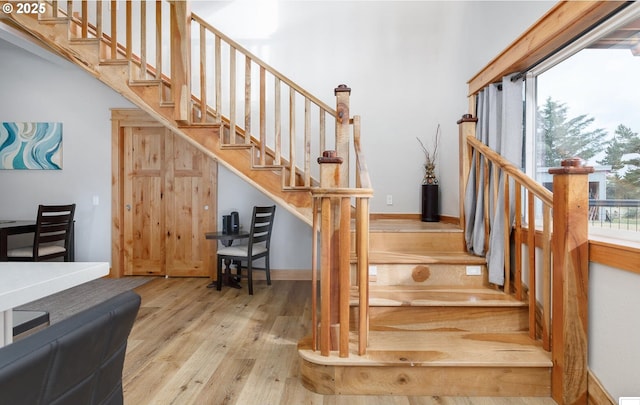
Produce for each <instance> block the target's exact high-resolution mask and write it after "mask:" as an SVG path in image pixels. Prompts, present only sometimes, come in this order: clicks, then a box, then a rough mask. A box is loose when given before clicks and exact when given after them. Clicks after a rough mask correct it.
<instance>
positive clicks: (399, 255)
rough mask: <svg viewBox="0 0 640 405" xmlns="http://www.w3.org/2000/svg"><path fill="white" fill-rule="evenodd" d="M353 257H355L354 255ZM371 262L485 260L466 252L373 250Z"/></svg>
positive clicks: (409, 262)
mask: <svg viewBox="0 0 640 405" xmlns="http://www.w3.org/2000/svg"><path fill="white" fill-rule="evenodd" d="M354 259H355V257H354ZM369 263H371V264H383V263H393V264H402V263H405V264H414V263H415V264H432V263H446V264H469V265H482V264H486V263H487V260H486V259H485V258H484V257H480V256H475V255H472V254H469V253H466V252H391V251H389V252H387V251H382V250H375V251H370V252H369Z"/></svg>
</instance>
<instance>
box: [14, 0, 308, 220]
mask: <svg viewBox="0 0 640 405" xmlns="http://www.w3.org/2000/svg"><path fill="white" fill-rule="evenodd" d="M47 7H48V9H49V7H50V6H49V5H48V6H47ZM49 12H50V11H49ZM5 17H7V21H9V22H10V25H11V26H13V27H16V28H18V29H19V30H20V31H22V32H23V33H25V37H29V38H31V40H32V41H33V42H34V43H36V44H38V45H40V46H43V47H44V48H46V49H48V50H52V51H54V52H55V53H57V54H59V55H60V56H62V57H65V58H66V59H68V60H70V61H72V62H73V63H75V64H76V65H78V66H80V67H81V68H83V69H84V70H86V71H87V72H88V73H90V74H91V75H93V76H94V77H95V78H96V79H98V80H100V81H101V82H103V83H105V84H106V85H107V86H109V87H111V88H112V89H114V90H115V91H116V92H118V93H119V94H121V95H122V96H123V97H125V98H126V99H128V100H129V101H130V102H132V103H133V104H135V105H136V106H138V107H139V108H140V109H142V110H144V111H145V112H146V113H148V114H149V115H150V116H152V117H153V118H154V119H156V120H158V122H160V123H162V124H163V125H165V126H166V127H167V128H170V129H171V130H172V131H173V132H175V133H176V134H178V135H179V136H182V137H184V138H185V139H186V140H188V141H189V142H191V143H192V144H193V145H194V146H195V147H197V148H198V149H200V150H202V151H203V152H205V153H206V154H208V155H209V156H211V157H212V158H215V159H216V160H217V161H218V162H219V163H221V164H222V165H224V166H225V167H227V168H228V169H229V170H231V171H232V172H233V173H235V174H236V175H238V176H240V177H241V178H243V179H244V180H245V181H247V182H248V183H249V184H251V185H252V186H254V187H256V188H257V189H259V190H261V191H262V192H264V193H265V194H267V195H269V196H270V197H271V198H272V199H273V200H274V201H276V202H278V203H279V204H280V205H281V206H283V207H284V208H285V209H287V210H288V211H290V212H291V213H292V214H293V215H294V216H296V217H298V218H299V219H301V220H302V221H304V222H306V223H308V224H311V218H312V214H311V199H310V194H309V182H311V184H314V183H313V182H314V180H313V179H312V180H311V181H309V180H306V181H305V179H302V178H301V175H300V173H299V172H298V171H297V169H296V168H295V167H294V166H292V165H291V164H290V163H289V162H288V161H287V160H286V159H285V158H284V157H282V158H281V159H280V158H279V161H278V164H273V161H274V158H273V151H271V150H269V148H268V147H266V146H261V145H260V141H259V140H256V139H255V138H253V137H251V135H247V134H244V133H243V130H242V129H241V128H239V127H236V126H235V125H234V127H235V128H237V129H236V134H235V136H234V137H233V138H234V139H240V140H241V141H242V143H243V144H241V145H238V144H234V145H230V144H228V143H226V140H227V139H229V138H230V137H229V132H230V129H229V128H230V125H229V122H228V121H227V120H226V118H225V117H221V116H220V117H217V116H215V112H214V111H211V110H207V111H206V112H205V113H206V116H205V117H204V118H202V114H203V111H201V109H200V108H199V107H198V104H197V99H196V98H195V96H192V99H191V103H190V114H191V117H192V119H191V120H190V122H184V121H181V120H177V119H176V118H175V110H176V106H175V105H174V103H173V101H172V91H173V89H172V85H171V83H170V81H169V80H170V79H168V78H167V77H164V76H161V75H159V76H161V77H156V75H155V74H154V68H153V67H151V66H150V65H143V63H142V58H140V57H138V56H136V55H129V56H125V55H124V54H123V52H124V50H123V49H121V48H118V50H117V51H116V55H115V56H114V51H113V49H111V48H112V47H111V46H110V44H109V40H110V39H108V37H107V39H105V38H102V40H101V39H99V38H96V37H89V38H85V37H82V36H81V34H80V32H81V31H82V30H84V29H87V28H86V27H83V26H82V25H81V23H80V22H79V20H78V18H77V17H74V18H67V17H66V16H65V15H64V14H63V12H62V11H59V12H58V14H57V17H46V16H40V17H39V16H38V15H29V14H16V13H12V14H10V15H7V16H5ZM3 21H4V20H3ZM94 29H95V27H91V26H89V28H88V31H89V36H91V35H95V32H94V31H92V30H94ZM84 35H86V33H85V34H84ZM118 46H121V44H118ZM127 58H130V59H127ZM145 63H146V62H145ZM142 66H146V68H142ZM247 137H249V139H247ZM260 153H262V154H263V158H261V159H260V158H257V156H259V154H260Z"/></svg>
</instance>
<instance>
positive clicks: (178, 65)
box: [169, 0, 191, 123]
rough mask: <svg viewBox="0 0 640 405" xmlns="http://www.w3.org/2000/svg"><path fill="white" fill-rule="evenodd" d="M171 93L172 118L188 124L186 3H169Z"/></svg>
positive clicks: (188, 12)
mask: <svg viewBox="0 0 640 405" xmlns="http://www.w3.org/2000/svg"><path fill="white" fill-rule="evenodd" d="M169 3H170V11H171V16H170V19H171V27H170V28H171V92H172V94H173V102H174V105H175V107H174V110H173V111H174V113H173V118H174V119H175V120H176V121H178V122H182V123H186V122H189V114H190V108H191V8H190V7H189V2H188V1H182V0H180V1H175V0H174V1H170V2H169Z"/></svg>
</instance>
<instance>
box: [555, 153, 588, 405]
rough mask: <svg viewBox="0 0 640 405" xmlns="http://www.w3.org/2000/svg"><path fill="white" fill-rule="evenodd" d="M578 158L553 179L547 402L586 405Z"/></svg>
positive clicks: (583, 221)
mask: <svg viewBox="0 0 640 405" xmlns="http://www.w3.org/2000/svg"><path fill="white" fill-rule="evenodd" d="M592 172H593V167H586V166H582V160H581V159H579V158H573V159H568V160H565V161H563V162H562V167H559V168H554V169H550V170H549V173H551V174H553V175H554V176H553V310H552V319H553V326H552V339H553V341H552V359H553V369H552V374H551V396H552V397H553V399H554V400H555V401H556V402H557V403H558V404H559V405H579V404H584V405H586V403H587V371H588V369H587V349H588V339H587V319H588V288H589V285H588V284H589V238H588V225H589V224H588V211H589V173H592Z"/></svg>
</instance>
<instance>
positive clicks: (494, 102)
mask: <svg viewBox="0 0 640 405" xmlns="http://www.w3.org/2000/svg"><path fill="white" fill-rule="evenodd" d="M522 86H523V82H522V81H521V80H516V81H515V82H512V81H511V80H510V78H509V77H504V78H503V79H502V83H501V84H492V85H490V86H488V87H486V88H485V89H483V90H482V91H481V92H480V93H479V94H478V96H477V103H476V105H477V110H476V111H477V112H476V116H477V117H478V123H477V126H476V138H477V139H478V140H480V141H481V142H482V143H484V144H485V145H487V146H489V147H490V148H491V149H493V150H495V151H496V152H498V153H499V154H500V155H502V156H503V157H504V158H506V159H507V160H509V161H510V162H511V163H513V164H515V165H516V166H517V167H522V133H523V129H522V117H523V108H524V103H523V97H522ZM478 160H479V163H480V165H479V166H478V165H476V161H478ZM476 167H478V170H477V171H476ZM485 170H489V172H488V173H486V175H488V178H489V182H490V183H489V190H493V189H494V186H495V185H494V184H493V183H494V181H495V176H494V175H493V173H492V171H493V170H495V168H493V167H492V166H491V165H489V166H488V169H487V168H485V162H484V158H483V157H482V156H478V155H476V153H475V152H474V154H473V157H472V162H471V172H470V173H469V181H468V183H467V188H466V193H465V204H464V208H465V240H466V244H467V250H468V251H469V252H471V253H473V254H475V255H478V256H486V258H487V266H488V268H489V282H491V283H494V284H497V285H504V246H503V245H504V233H503V229H504V220H505V218H504V214H503V213H504V178H503V177H502V175H500V176H499V178H498V182H499V192H498V197H497V200H495V198H494V196H493V193H489V195H488V196H485V195H484V188H482V187H481V188H480V189H479V190H476V187H475V184H476V179H484V178H485V177H486V176H485ZM509 190H510V193H511V196H510V198H509V201H510V205H511V207H510V211H509V212H510V217H509V221H510V222H511V223H512V222H513V215H514V208H513V201H514V199H513V194H512V193H513V187H509ZM485 199H488V200H486V201H487V202H488V204H489V213H490V214H493V215H491V216H490V218H489V224H490V227H491V233H490V235H489V243H488V249H487V251H486V252H485V245H486V244H487V243H486V240H485V222H484V204H485ZM494 200H495V201H494Z"/></svg>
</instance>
